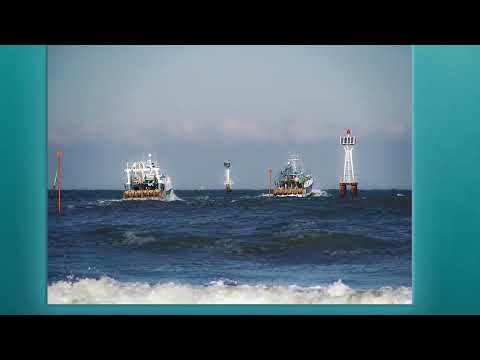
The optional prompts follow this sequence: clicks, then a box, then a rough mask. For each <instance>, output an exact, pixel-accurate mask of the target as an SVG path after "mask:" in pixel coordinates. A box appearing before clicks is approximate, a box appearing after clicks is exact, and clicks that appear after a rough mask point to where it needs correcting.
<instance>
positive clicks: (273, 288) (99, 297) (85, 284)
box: [48, 277, 412, 304]
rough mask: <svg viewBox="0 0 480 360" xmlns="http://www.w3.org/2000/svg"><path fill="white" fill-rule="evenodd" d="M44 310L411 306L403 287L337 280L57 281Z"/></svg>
mask: <svg viewBox="0 0 480 360" xmlns="http://www.w3.org/2000/svg"><path fill="white" fill-rule="evenodd" d="M48 303H49V304H411V303H412V290H411V288H409V287H399V288H392V287H383V288H379V289H369V290H355V289H352V288H350V287H349V286H347V285H345V284H344V283H343V282H342V281H341V280H339V281H336V282H334V283H332V284H329V285H326V286H312V287H302V286H296V285H263V284H259V285H233V286H232V285H231V283H228V282H227V283H225V282H224V281H221V280H220V281H215V282H212V283H210V284H208V285H206V286H202V285H189V284H176V283H172V282H169V283H157V284H154V285H150V284H148V283H139V282H119V281H116V280H114V279H112V278H109V277H102V278H100V279H89V278H85V279H80V280H78V281H70V280H67V281H59V282H56V283H53V284H51V285H50V286H49V287H48Z"/></svg>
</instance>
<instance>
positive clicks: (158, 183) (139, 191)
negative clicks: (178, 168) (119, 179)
mask: <svg viewBox="0 0 480 360" xmlns="http://www.w3.org/2000/svg"><path fill="white" fill-rule="evenodd" d="M125 173H126V174H127V182H126V183H125V191H124V193H123V198H124V199H128V200H134V199H166V198H167V197H168V196H169V195H170V194H171V193H172V192H173V184H172V181H171V179H170V177H169V176H167V175H165V174H164V173H163V172H162V171H160V168H159V167H157V166H156V165H155V162H154V161H152V154H148V160H147V161H136V162H134V163H133V164H132V165H131V166H130V165H129V164H128V163H127V167H126V169H125Z"/></svg>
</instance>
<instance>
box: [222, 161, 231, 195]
mask: <svg viewBox="0 0 480 360" xmlns="http://www.w3.org/2000/svg"><path fill="white" fill-rule="evenodd" d="M230 166H231V163H230V161H225V162H224V163H223V167H224V168H225V181H224V185H225V191H226V192H230V191H232V179H230Z"/></svg>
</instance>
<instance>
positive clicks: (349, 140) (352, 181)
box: [340, 129, 358, 197]
mask: <svg viewBox="0 0 480 360" xmlns="http://www.w3.org/2000/svg"><path fill="white" fill-rule="evenodd" d="M356 140H357V139H356V137H355V136H352V132H351V130H350V129H347V136H341V137H340V145H342V146H343V149H344V150H345V162H344V165H343V177H342V178H341V179H340V195H341V196H342V197H343V196H345V195H346V194H347V186H348V185H350V187H351V189H352V195H353V197H357V194H358V182H357V179H356V178H355V172H354V170H353V156H352V152H353V147H354V146H355V143H356Z"/></svg>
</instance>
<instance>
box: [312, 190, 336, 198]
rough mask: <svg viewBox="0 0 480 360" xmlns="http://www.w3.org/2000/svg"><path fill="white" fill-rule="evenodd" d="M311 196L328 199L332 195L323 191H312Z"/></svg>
mask: <svg viewBox="0 0 480 360" xmlns="http://www.w3.org/2000/svg"><path fill="white" fill-rule="evenodd" d="M312 196H314V197H330V196H332V195H330V194H329V193H328V192H326V191H325V190H320V189H313V190H312Z"/></svg>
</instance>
